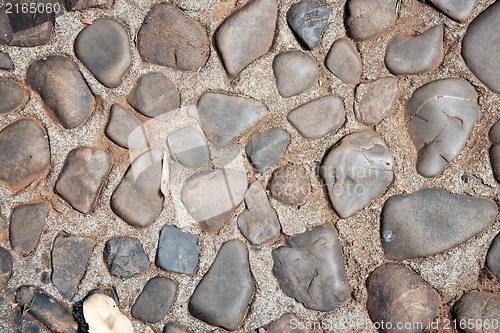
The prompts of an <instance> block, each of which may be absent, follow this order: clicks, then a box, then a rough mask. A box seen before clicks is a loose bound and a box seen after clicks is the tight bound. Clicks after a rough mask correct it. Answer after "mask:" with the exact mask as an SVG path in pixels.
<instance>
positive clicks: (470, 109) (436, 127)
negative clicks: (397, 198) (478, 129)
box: [406, 78, 480, 177]
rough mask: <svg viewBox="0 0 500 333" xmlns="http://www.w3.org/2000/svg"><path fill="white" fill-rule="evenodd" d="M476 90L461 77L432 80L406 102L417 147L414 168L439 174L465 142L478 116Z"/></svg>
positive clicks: (422, 173)
mask: <svg viewBox="0 0 500 333" xmlns="http://www.w3.org/2000/svg"><path fill="white" fill-rule="evenodd" d="M479 111H480V108H479V105H478V103H477V92H476V90H475V89H474V87H473V86H472V85H470V84H469V83H468V82H467V81H465V80H463V79H458V78H456V79H455V78H453V79H442V80H436V81H432V82H430V83H427V84H426V85H424V86H422V87H420V88H418V89H417V90H416V91H415V92H414V93H413V95H412V97H411V98H410V99H409V100H408V102H407V103H406V112H407V113H408V115H409V116H410V121H409V123H408V133H409V134H410V138H411V140H412V141H413V144H414V145H415V147H416V148H417V150H418V157H417V171H418V173H419V174H421V175H422V176H424V177H434V176H437V175H439V174H440V173H441V172H442V171H443V170H444V169H445V168H446V166H447V165H448V163H450V162H451V161H453V159H454V158H455V157H457V156H458V154H459V153H460V150H461V149H462V147H463V146H464V145H465V142H466V141H467V138H468V137H469V135H470V133H471V131H472V127H473V126H474V123H475V122H476V120H477V119H478V117H479Z"/></svg>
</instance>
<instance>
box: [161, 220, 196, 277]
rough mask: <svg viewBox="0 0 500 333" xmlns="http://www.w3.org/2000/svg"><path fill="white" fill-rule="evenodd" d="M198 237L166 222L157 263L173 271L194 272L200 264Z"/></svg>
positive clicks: (162, 230) (162, 231)
mask: <svg viewBox="0 0 500 333" xmlns="http://www.w3.org/2000/svg"><path fill="white" fill-rule="evenodd" d="M199 253H200V248H199V246H198V238H197V237H196V236H195V235H191V234H189V233H187V232H183V231H181V230H179V229H177V228H176V227H174V226H171V225H168V224H165V226H164V227H163V228H162V229H161V231H160V238H159V239H158V250H157V252H156V265H157V266H159V267H161V268H163V269H165V270H167V271H171V272H178V273H182V274H193V273H194V272H195V270H196V266H197V265H198V255H199Z"/></svg>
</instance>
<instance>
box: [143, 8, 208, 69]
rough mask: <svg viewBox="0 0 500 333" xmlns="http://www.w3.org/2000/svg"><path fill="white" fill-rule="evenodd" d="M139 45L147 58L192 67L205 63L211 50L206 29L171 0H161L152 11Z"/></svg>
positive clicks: (180, 66) (161, 63) (163, 63)
mask: <svg viewBox="0 0 500 333" xmlns="http://www.w3.org/2000/svg"><path fill="white" fill-rule="evenodd" d="M137 47H138V48H139V53H140V54H141V57H142V58H143V59H144V60H145V61H147V62H151V63H154V64H157V65H161V66H168V67H172V68H175V69H181V70H189V71H195V70H197V69H198V68H200V67H203V66H204V65H205V63H206V62H207V60H208V56H209V54H210V47H209V40H208V37H207V32H206V31H205V29H204V28H203V27H202V26H201V25H200V23H198V22H197V21H195V20H193V19H192V18H190V17H189V16H187V15H186V14H185V13H184V12H182V11H181V10H180V9H179V8H177V7H176V6H175V5H173V4H171V3H168V2H161V3H157V4H156V5H154V6H153V7H152V8H151V10H150V11H149V12H148V14H147V15H146V18H145V19H144V23H143V24H142V27H141V29H140V30H139V33H138V36H137Z"/></svg>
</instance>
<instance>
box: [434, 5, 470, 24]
mask: <svg viewBox="0 0 500 333" xmlns="http://www.w3.org/2000/svg"><path fill="white" fill-rule="evenodd" d="M430 2H431V3H432V4H433V5H434V6H436V7H437V8H438V9H440V10H441V11H442V12H443V13H445V14H446V15H448V16H449V17H451V18H452V19H454V20H455V21H458V22H465V21H466V20H467V18H468V17H469V15H470V14H471V13H472V11H473V10H474V7H475V6H476V2H477V0H430Z"/></svg>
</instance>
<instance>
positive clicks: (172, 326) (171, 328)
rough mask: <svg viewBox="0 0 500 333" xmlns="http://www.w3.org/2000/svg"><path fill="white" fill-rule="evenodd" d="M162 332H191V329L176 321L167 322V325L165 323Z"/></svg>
mask: <svg viewBox="0 0 500 333" xmlns="http://www.w3.org/2000/svg"><path fill="white" fill-rule="evenodd" d="M163 333H191V331H189V330H188V329H186V328H184V327H182V326H181V325H179V324H177V323H168V324H167V325H165V328H164V329H163Z"/></svg>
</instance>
